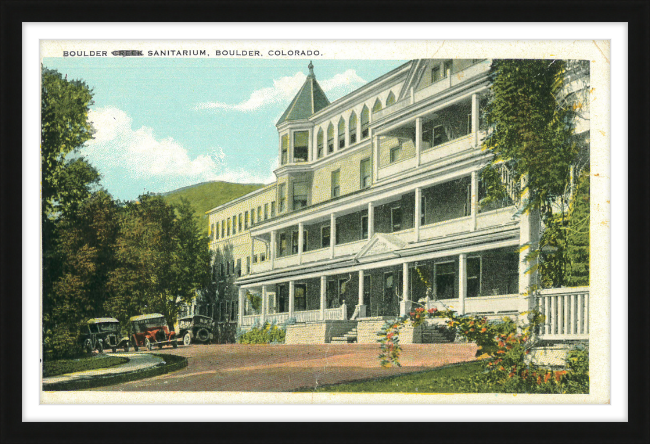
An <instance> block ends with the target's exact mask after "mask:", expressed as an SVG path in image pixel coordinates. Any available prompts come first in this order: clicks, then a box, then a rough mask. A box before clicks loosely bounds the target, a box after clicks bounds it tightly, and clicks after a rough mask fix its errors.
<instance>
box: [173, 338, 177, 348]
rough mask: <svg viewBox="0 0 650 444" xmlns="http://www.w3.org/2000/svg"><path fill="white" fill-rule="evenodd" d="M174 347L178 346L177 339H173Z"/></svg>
mask: <svg viewBox="0 0 650 444" xmlns="http://www.w3.org/2000/svg"><path fill="white" fill-rule="evenodd" d="M172 347H174V348H178V341H177V340H176V339H174V340H173V341H172Z"/></svg>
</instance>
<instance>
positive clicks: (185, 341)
mask: <svg viewBox="0 0 650 444" xmlns="http://www.w3.org/2000/svg"><path fill="white" fill-rule="evenodd" d="M191 343H192V335H191V334H190V332H189V331H188V332H187V333H185V336H183V345H190V344H191Z"/></svg>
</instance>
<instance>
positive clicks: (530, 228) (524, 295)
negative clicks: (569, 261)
mask: <svg viewBox="0 0 650 444" xmlns="http://www.w3.org/2000/svg"><path fill="white" fill-rule="evenodd" d="M527 181H528V178H527V176H523V177H522V178H521V189H522V190H523V191H522V195H521V205H522V206H523V205H525V203H526V201H527V200H528V194H529V191H528V190H527V185H528V184H527ZM539 229H540V221H539V210H536V209H533V210H530V211H528V212H527V213H522V214H521V216H520V219H519V300H520V304H519V312H520V313H521V312H525V311H529V310H531V309H532V308H533V307H534V306H535V299H534V295H535V289H536V287H537V272H536V271H532V272H530V271H528V270H529V269H530V268H531V267H534V266H535V265H537V263H536V262H537V261H536V260H535V261H534V262H530V261H527V260H526V256H527V255H528V253H530V252H531V251H534V250H536V249H537V248H538V244H539Z"/></svg>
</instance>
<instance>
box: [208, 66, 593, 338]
mask: <svg viewBox="0 0 650 444" xmlns="http://www.w3.org/2000/svg"><path fill="white" fill-rule="evenodd" d="M490 64H491V62H490V61H489V60H483V59H479V60H459V59H454V60H448V59H446V60H438V59H428V60H412V61H410V62H408V63H406V64H404V65H402V66H400V67H399V68H397V69H395V70H393V71H391V72H389V73H387V74H385V75H383V76H381V77H379V78H378V79H376V80H374V81H372V82H370V83H368V84H366V85H364V86H363V87H361V88H359V89H357V90H356V91H354V92H352V93H350V94H348V95H346V96H344V97H342V98H341V99H338V100H336V101H334V102H332V103H330V102H329V100H328V99H327V97H326V95H325V93H324V92H323V90H322V89H321V87H320V86H319V84H318V82H317V80H316V77H315V75H314V72H313V66H312V65H311V63H310V65H309V75H308V77H307V79H306V81H305V83H304V85H303V86H302V88H301V89H300V90H299V91H298V93H297V94H296V96H295V98H294V99H293V101H292V102H291V104H290V105H289V107H288V108H287V110H286V111H285V113H284V114H283V115H282V117H281V118H280V120H279V121H278V123H277V125H276V126H277V129H278V133H279V146H278V155H279V158H280V166H279V168H278V169H277V170H276V171H275V174H276V176H277V180H276V182H275V183H273V184H270V185H268V186H265V187H264V188H261V189H259V190H257V191H255V192H253V193H250V194H248V195H245V196H243V197H241V198H239V199H236V200H233V201H231V202H229V203H227V204H224V205H221V206H219V207H217V208H214V209H213V210H211V211H209V212H208V215H209V224H210V241H211V248H212V250H213V251H214V252H215V269H216V275H217V280H218V281H219V282H222V283H223V284H222V286H221V288H220V289H219V292H220V295H223V296H224V297H225V298H226V299H229V300H232V304H231V309H232V310H233V311H234V310H235V307H236V311H237V319H238V323H239V325H240V326H241V327H242V328H244V329H246V328H250V327H251V326H252V325H254V324H256V323H259V322H266V321H268V322H278V323H286V322H287V321H288V322H289V324H290V325H289V326H288V330H287V341H288V342H330V341H331V340H332V337H335V336H341V335H343V334H345V333H346V332H347V331H349V330H352V329H355V328H356V329H357V331H358V335H356V337H357V339H358V341H359V342H366V341H367V342H375V340H376V336H375V333H376V331H377V330H378V329H379V327H380V326H381V324H383V322H384V320H385V319H386V318H390V317H395V316H398V315H403V314H405V313H407V312H409V311H411V310H412V308H413V306H415V305H417V304H421V305H424V306H426V307H431V306H439V307H443V306H445V307H450V308H452V309H454V310H457V311H458V312H460V313H485V314H488V315H497V316H498V315H506V314H509V315H517V314H518V313H520V312H524V311H526V310H527V309H529V308H531V307H532V306H533V305H535V304H537V303H538V301H536V300H534V298H533V297H532V296H530V294H529V292H528V289H529V288H531V285H534V284H535V282H534V281H533V280H534V274H531V273H526V268H527V267H528V266H527V265H526V264H525V262H524V261H523V260H522V259H523V256H524V255H525V253H521V252H520V246H522V245H525V244H528V243H530V242H533V243H534V242H535V241H536V239H537V237H538V235H539V222H538V218H536V216H535V215H534V214H527V215H526V214H524V215H521V214H519V213H518V212H517V204H518V202H516V201H515V200H514V199H515V198H517V195H518V193H517V186H518V185H517V184H515V183H513V182H512V181H510V180H509V178H508V172H507V171H506V170H503V174H502V177H503V180H504V182H505V183H506V185H507V189H508V190H509V191H510V192H509V195H510V196H511V197H509V198H507V199H505V200H503V201H502V202H498V203H493V204H491V205H490V206H487V207H484V206H480V205H479V201H480V199H481V194H482V186H481V181H480V176H479V172H480V170H481V169H482V168H483V167H484V166H485V165H486V164H487V163H488V162H489V160H490V154H489V153H486V152H485V151H482V150H481V148H480V143H481V140H482V138H483V137H484V135H485V128H484V125H483V122H482V119H481V109H482V107H483V106H485V104H486V101H487V99H486V95H487V92H488V87H489V79H488V72H489V69H490ZM229 277H230V281H228V278H229ZM226 282H231V283H230V285H229V288H227V287H226ZM581 294H582V293H581ZM580 297H582V296H576V298H578V299H579V298H580ZM585 297H586V296H585ZM255 299H257V300H260V299H261V304H260V305H261V306H260V307H259V309H257V310H255V309H254V308H253V307H255V306H256V305H257V304H254V303H252V302H253V301H255ZM569 300H570V301H573V299H567V301H569ZM576 300H577V299H576ZM567 304H568V302H567ZM571 304H573V305H572V307H574V306H575V303H574V302H571ZM567 306H568V305H567ZM563 313H568V311H564V312H563ZM565 318H566V316H565ZM581 319H582V318H581ZM584 319H586V318H584ZM583 327H584V328H583V330H585V329H586V323H584V326H583ZM581 328H582V327H581ZM585 331H586V330H585ZM583 333H584V332H583Z"/></svg>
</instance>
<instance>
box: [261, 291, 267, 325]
mask: <svg viewBox="0 0 650 444" xmlns="http://www.w3.org/2000/svg"><path fill="white" fill-rule="evenodd" d="M268 310H269V297H268V295H267V294H266V285H262V317H261V319H260V322H261V323H262V325H264V323H265V322H266V313H267V312H268Z"/></svg>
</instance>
